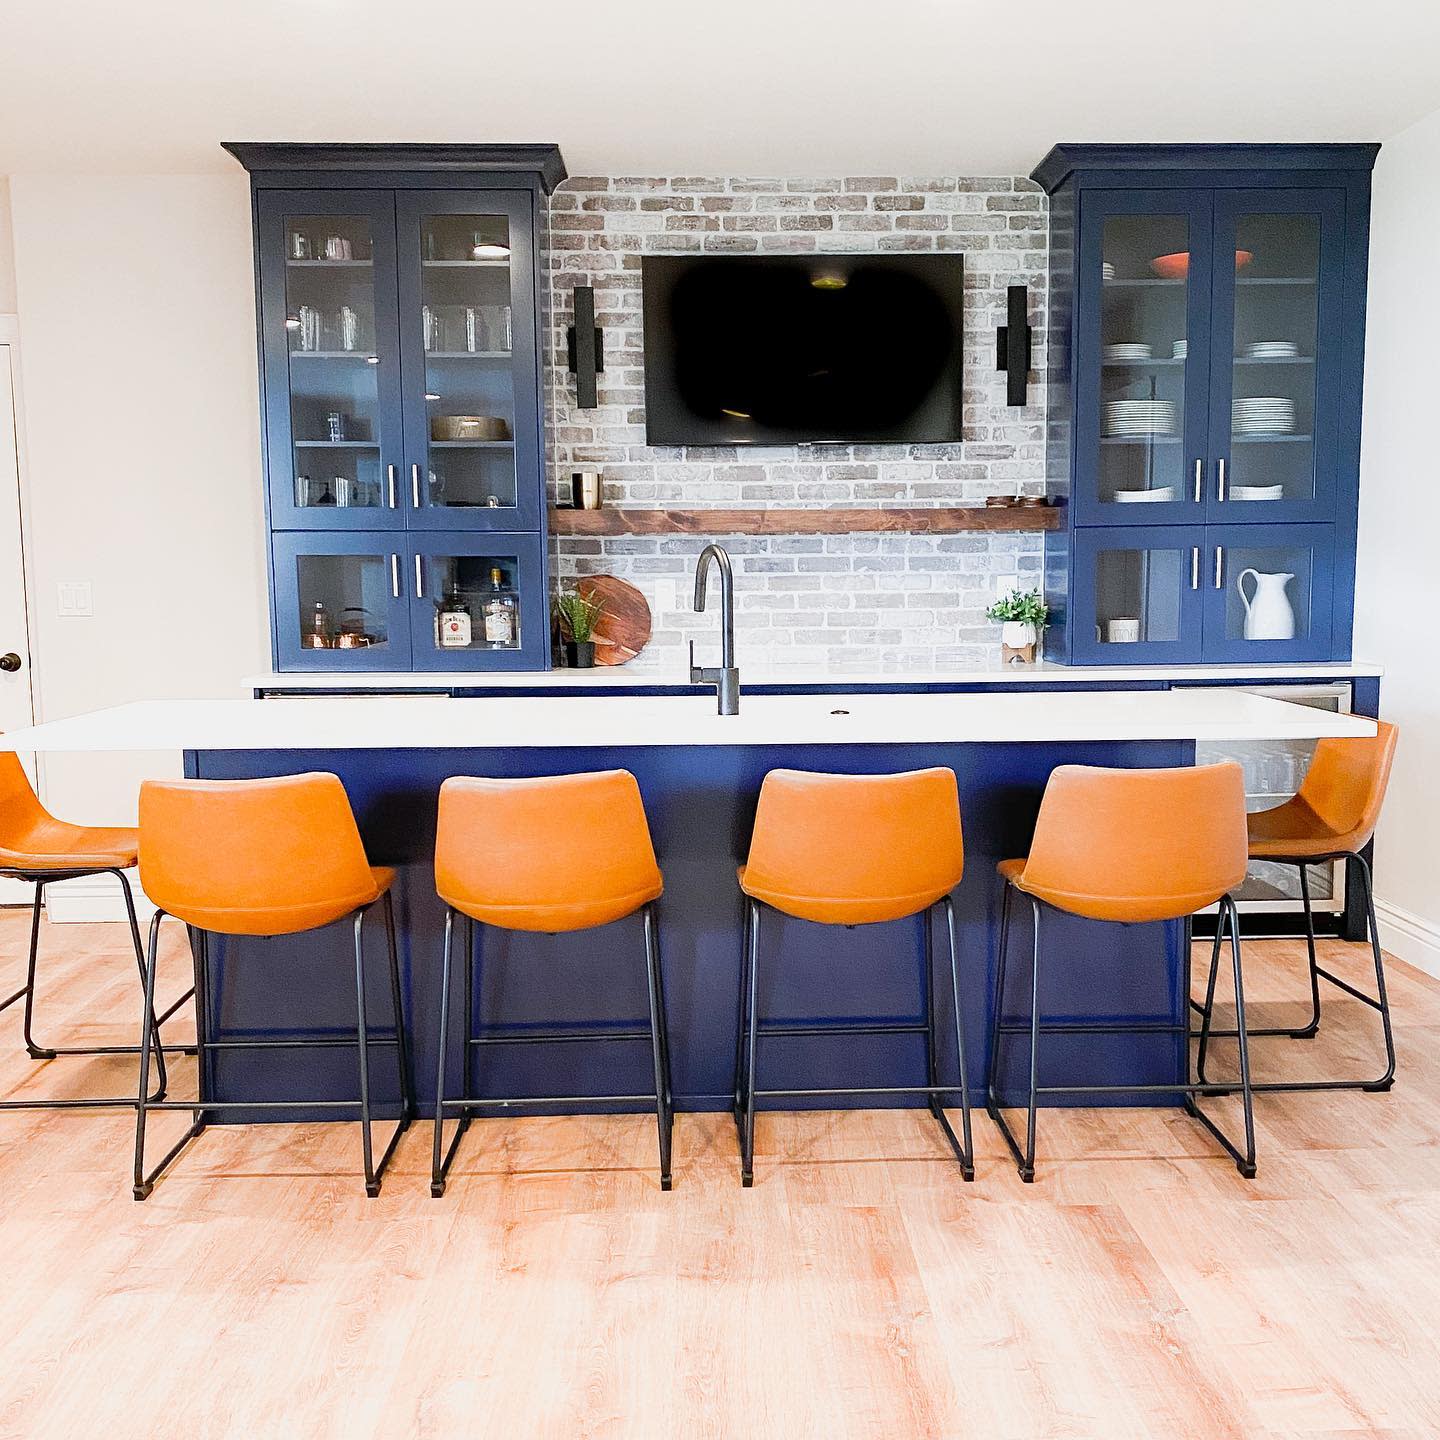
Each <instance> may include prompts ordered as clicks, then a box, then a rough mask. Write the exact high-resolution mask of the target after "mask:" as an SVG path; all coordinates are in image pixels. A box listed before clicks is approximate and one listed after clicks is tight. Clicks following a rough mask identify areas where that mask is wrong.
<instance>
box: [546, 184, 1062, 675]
mask: <svg viewBox="0 0 1440 1440" xmlns="http://www.w3.org/2000/svg"><path fill="white" fill-rule="evenodd" d="M1045 224H1046V214H1045V196H1044V194H1043V193H1042V192H1041V191H1040V190H1039V189H1038V188H1037V187H1036V186H1034V185H1033V184H1032V183H1031V182H1030V181H1029V180H1026V179H1024V178H1021V177H1018V176H983V177H977V178H955V177H949V178H933V179H912V178H898V177H886V176H874V177H858V178H857V177H850V178H847V179H805V180H795V179H788V180H773V179H737V178H731V179H719V178H692V177H681V178H668V179H667V178H658V177H639V178H615V179H580V178H577V179H572V180H568V181H566V183H565V184H564V185H563V186H561V187H560V189H559V190H557V191H556V192H555V194H554V195H553V196H552V197H551V201H550V217H549V232H548V237H547V250H546V253H547V256H548V265H549V271H550V281H551V296H550V299H551V310H550V336H549V343H548V346H547V347H546V354H547V360H548V368H547V377H546V378H547V386H546V388H547V404H548V407H549V413H548V416H547V419H548V423H549V437H550V454H549V457H548V463H549V469H550V475H551V479H552V483H556V484H558V483H560V482H562V481H566V482H568V476H569V474H570V472H571V470H573V469H578V468H587V469H600V470H602V471H603V472H604V474H605V478H606V486H605V503H606V504H607V505H635V506H645V507H655V506H666V505H672V506H683V507H686V508H702V507H705V506H736V505H745V506H771V505H773V506H786V507H796V506H807V505H857V506H864V507H873V506H885V505H947V506H948V505H956V504H980V503H983V501H984V498H985V496H986V495H990V494H998V493H1007V494H1017V493H1018V494H1041V493H1043V492H1044V488H1045V465H1044V407H1043V403H1040V402H1041V400H1042V397H1041V394H1040V389H1039V386H1038V384H1035V383H1032V387H1031V394H1032V397H1034V398H1035V400H1036V401H1037V403H1036V404H1034V405H1031V406H1028V407H1026V408H1025V409H1023V410H1020V409H1011V408H1009V407H1007V406H1006V405H1005V403H1004V402H1005V377H1004V376H1003V375H1002V374H1001V373H999V372H998V371H996V369H995V327H996V326H997V325H999V324H1002V323H1003V322H1004V308H1005V287H1006V285H1008V284H1014V283H1018V282H1024V283H1026V284H1029V285H1030V286H1031V287H1032V290H1031V295H1032V298H1031V315H1032V323H1035V324H1036V326H1037V330H1036V335H1035V346H1036V348H1035V354H1034V362H1033V363H1034V367H1035V370H1036V371H1038V372H1039V373H1041V374H1043V373H1044V366H1045V355H1044V298H1045V264H1046V254H1045ZM896 250H899V251H936V250H944V251H961V252H963V253H964V256H965V332H966V333H965V434H966V439H965V441H964V443H962V444H955V445H908V446H900V445H887V446H860V445H856V446H833V445H824V446H787V447H780V448H765V449H758V448H753V447H748V446H747V447H743V448H741V449H739V450H738V451H737V450H736V449H735V448H713V447H697V446H687V447H671V446H665V447H660V446H648V445H646V443H645V395H644V368H643V366H644V357H643V352H642V336H641V288H640V257H641V256H642V255H658V254H697V253H716V252H724V253H747V254H766V253H784V254H793V253H797V252H822V253H823V252H827V251H828V252H838V251H846V252H866V251H896ZM584 284H590V285H593V286H594V287H595V305H596V313H597V318H598V321H599V323H600V324H601V325H602V326H603V327H604V330H605V364H606V370H605V373H604V374H603V375H602V376H601V377H600V384H599V407H598V408H597V409H594V410H577V409H575V408H574V404H573V399H574V383H573V380H572V379H570V377H568V376H567V374H566V372H565V329H566V327H567V326H568V325H569V324H570V322H571V316H572V303H571V301H572V297H571V292H572V290H573V287H574V286H576V285H584ZM713 538H715V539H718V540H720V542H721V543H722V544H724V545H725V546H726V548H727V549H728V550H729V551H730V554H731V556H732V557H733V559H734V561H735V570H736V575H735V593H736V628H737V645H738V650H739V656H740V665H741V671H742V675H743V674H744V672H745V671H747V670H748V671H749V672H750V673H752V674H753V673H756V672H757V671H758V670H762V669H779V668H784V667H789V666H808V665H825V666H829V667H832V668H843V669H848V670H864V671H893V670H922V671H923V670H934V669H948V668H956V667H965V668H969V667H973V666H987V665H994V664H998V662H999V650H998V631H997V629H996V627H995V626H993V625H992V624H991V623H990V622H989V621H987V620H986V619H985V618H984V614H983V612H984V609H985V606H986V605H987V604H988V603H989V602H990V600H991V599H992V598H993V596H994V593H995V589H996V584H997V580H998V579H999V578H1000V577H1002V576H1012V575H1013V576H1018V577H1020V579H1021V580H1022V581H1024V582H1025V583H1026V584H1031V583H1038V580H1039V574H1040V568H1041V542H1040V537H1039V536H1038V535H1013V536H1008V535H997V536H986V535H947V536H912V535H837V536H824V537H809V536H803V537H802V536H776V537H747V536H724V535H717V536H715V537H713ZM703 543H704V542H703V541H702V540H700V539H698V538H690V537H683V538H674V539H671V538H658V537H657V538H651V537H616V538H607V539H603V540H599V539H589V538H585V539H582V538H578V537H564V538H561V539H558V540H555V541H552V560H551V564H552V569H553V570H554V572H555V573H556V574H557V576H558V577H559V578H560V579H561V580H562V581H563V580H564V579H565V577H568V576H573V575H576V574H584V573H594V572H602V571H603V572H608V573H611V574H616V575H621V576H623V577H624V578H626V579H627V580H629V581H631V582H632V583H633V584H635V585H637V586H639V587H640V589H642V590H643V591H644V592H645V594H646V596H647V598H648V600H649V602H650V607H651V610H652V612H653V614H654V618H655V633H654V638H653V639H652V641H651V644H650V646H649V648H648V649H647V650H646V651H645V653H644V654H643V655H642V656H641V657H640V658H639V659H638V660H636V661H635V662H633V663H634V665H636V666H638V667H643V668H645V669H659V670H665V671H669V672H672V673H677V672H678V670H679V668H680V667H681V665H682V664H683V660H684V647H685V642H686V640H687V639H690V638H692V637H693V638H695V639H696V640H697V641H698V642H699V643H700V645H701V647H702V654H703V655H704V657H705V659H706V663H710V662H711V659H712V651H713V650H714V648H715V640H716V635H717V633H718V631H717V620H716V617H715V616H714V615H713V614H712V615H708V616H696V615H695V614H694V613H693V611H692V610H691V608H690V595H691V584H692V575H693V570H694V561H695V556H696V555H697V554H698V553H699V551H700V549H701V546H702V544H703ZM713 603H714V602H713V601H712V604H713Z"/></svg>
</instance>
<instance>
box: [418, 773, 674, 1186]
mask: <svg viewBox="0 0 1440 1440" xmlns="http://www.w3.org/2000/svg"><path fill="white" fill-rule="evenodd" d="M435 889H436V891H437V892H438V893H439V895H440V898H441V899H442V900H443V901H444V902H445V969H444V973H443V975H442V977H441V982H440V1043H439V1047H438V1048H439V1054H440V1060H439V1066H438V1073H437V1075H436V1081H435V1143H434V1151H433V1155H432V1160H431V1172H430V1193H431V1195H434V1196H440V1195H443V1194H444V1193H445V1181H446V1177H447V1176H448V1175H449V1173H450V1167H451V1165H452V1164H453V1163H454V1160H455V1152H456V1151H457V1150H458V1149H459V1146H460V1140H461V1137H462V1136H463V1135H464V1134H465V1131H466V1130H467V1129H468V1128H469V1126H470V1121H471V1119H472V1118H473V1115H474V1113H475V1112H476V1111H477V1110H484V1109H495V1108H500V1109H503V1108H506V1107H510V1106H516V1105H535V1104H548V1105H572V1106H573V1105H588V1104H592V1103H594V1102H596V1101H616V1102H625V1101H629V1102H635V1101H642V1100H643V1101H646V1102H648V1103H650V1104H653V1105H654V1106H655V1118H656V1123H657V1125H658V1128H659V1136H660V1188H661V1189H662V1190H668V1189H669V1188H670V1139H671V1132H672V1130H673V1128H674V1123H675V1111H674V1107H673V1105H672V1103H671V1093H670V1040H669V1035H668V1032H667V1030H666V1027H665V994H664V988H663V986H662V984H661V976H660V936H659V925H658V922H657V920H656V916H655V902H656V901H657V900H658V899H659V898H660V894H661V891H662V890H663V889H664V881H663V879H662V877H661V875H660V867H659V866H658V865H657V864H656V863H655V849H654V846H653V845H652V844H651V842H650V827H649V825H648V823H647V822H646V819H645V806H644V804H643V802H642V801H641V799H640V787H639V785H637V784H636V782H635V777H634V776H633V775H632V774H631V773H630V772H629V771H628V770H605V771H600V772H597V773H595V774H590V775H557V776H553V777H545V778H542V779H537V780H488V779H472V778H469V777H464V776H457V777H455V778H453V779H450V780H447V781H446V782H445V783H444V784H443V785H442V786H441V787H440V816H439V821H438V825H437V829H436V834H435ZM637 912H639V913H640V914H641V915H642V917H643V924H642V928H643V931H644V937H645V969H646V983H647V987H648V990H649V999H650V1025H649V1028H648V1029H625V1030H603V1031H596V1032H587V1031H584V1030H576V1029H573V1028H561V1029H549V1030H544V1029H538V1030H537V1029H534V1028H530V1027H527V1028H526V1029H525V1031H524V1032H523V1033H521V1034H516V1033H513V1032H510V1033H507V1032H506V1031H505V1030H502V1029H494V1030H491V1031H489V1032H486V1031H484V1030H482V1031H481V1032H480V1033H478V1034H476V1033H474V1031H473V1029H472V1027H473V1025H474V1020H475V1005H474V976H475V969H476V965H475V926H476V925H477V924H479V925H489V926H492V927H494V928H496V929H500V930H530V931H539V932H541V933H543V934H558V933H560V932H562V931H571V930H589V929H592V928H594V927H595V926H597V925H610V924H613V923H614V922H615V921H617V920H625V919H628V918H629V917H630V916H632V915H634V914H636V913H637ZM457 915H463V916H464V917H465V977H464V1015H465V1022H464V1031H463V1033H464V1055H465V1061H464V1067H463V1068H464V1082H463V1093H462V1097H461V1098H460V1099H459V1100H451V1099H447V1098H446V1079H445V1071H446V1064H445V1058H446V1057H445V1052H446V1047H447V1044H448V1040H449V1034H450V983H451V975H450V972H451V969H452V968H453V967H452V958H453V950H454V945H453V941H454V931H455V918H456V916H457ZM599 1040H606V1041H618V1040H648V1041H649V1043H650V1054H651V1060H652V1063H653V1065H654V1073H655V1090H654V1093H653V1094H641V1095H594V1096H591V1095H542V1096H535V1095H522V1096H518V1097H514V1098H507V1099H501V1098H497V1097H493V1096H485V1097H480V1096H476V1095H474V1094H472V1093H471V1063H470V1062H471V1055H472V1053H473V1051H474V1049H475V1048H476V1047H478V1046H484V1045H524V1044H531V1043H541V1044H546V1043H548V1044H554V1043H565V1042H576V1041H599ZM447 1114H451V1115H455V1114H458V1115H459V1117H460V1124H459V1127H458V1128H457V1130H456V1132H455V1135H454V1136H453V1138H452V1139H451V1141H450V1146H449V1148H448V1149H444V1148H443V1134H444V1126H445V1116H446V1115H447Z"/></svg>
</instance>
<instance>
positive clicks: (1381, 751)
mask: <svg viewBox="0 0 1440 1440" xmlns="http://www.w3.org/2000/svg"><path fill="white" fill-rule="evenodd" d="M1375 730H1376V733H1375V735H1374V736H1373V737H1370V738H1354V739H1351V738H1342V737H1338V736H1327V737H1326V738H1325V739H1323V740H1321V741H1320V742H1319V743H1318V744H1317V745H1316V746H1315V756H1314V758H1313V759H1312V760H1311V762H1310V768H1309V770H1307V771H1306V772H1305V780H1304V782H1303V783H1302V784H1301V786H1300V794H1299V798H1300V800H1302V801H1303V802H1304V803H1305V804H1306V805H1307V806H1309V808H1310V809H1311V810H1313V811H1314V812H1315V814H1316V816H1317V817H1318V818H1319V819H1320V821H1321V823H1322V824H1323V825H1324V826H1325V828H1326V829H1327V830H1332V831H1334V833H1335V837H1336V843H1335V849H1336V851H1337V852H1339V851H1348V852H1354V851H1356V850H1361V849H1363V848H1364V846H1365V845H1366V843H1367V842H1368V841H1369V839H1370V837H1371V836H1372V835H1373V834H1374V833H1375V826H1376V824H1377V823H1378V822H1379V819H1380V807H1381V806H1382V805H1383V804H1384V803H1385V791H1386V789H1387V788H1388V787H1389V784H1390V767H1391V765H1392V764H1393V763H1394V760H1395V742H1396V740H1397V739H1398V737H1399V733H1400V732H1399V731H1398V730H1397V729H1396V728H1395V726H1394V725H1391V724H1390V723H1388V722H1387V721H1385V720H1377V721H1376V722H1375Z"/></svg>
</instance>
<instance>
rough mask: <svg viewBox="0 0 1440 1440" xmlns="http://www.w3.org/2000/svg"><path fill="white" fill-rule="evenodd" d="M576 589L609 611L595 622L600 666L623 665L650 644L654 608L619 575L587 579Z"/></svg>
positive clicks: (579, 581)
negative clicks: (652, 610)
mask: <svg viewBox="0 0 1440 1440" xmlns="http://www.w3.org/2000/svg"><path fill="white" fill-rule="evenodd" d="M575 588H576V589H577V590H578V591H579V592H580V593H581V595H583V596H584V597H585V599H587V600H590V601H592V602H593V601H596V600H598V601H599V602H600V603H601V604H602V605H603V606H604V607H605V608H604V610H603V611H602V612H601V614H600V618H599V620H597V621H596V622H595V663H596V664H597V665H623V664H625V662H626V661H627V660H633V659H634V658H635V657H636V656H637V655H638V654H639V653H640V652H641V651H642V650H643V649H644V648H645V647H646V645H648V644H649V643H650V629H651V621H650V606H649V605H648V604H647V603H646V600H645V597H644V596H643V595H642V594H641V593H640V592H639V591H638V590H637V589H636V588H635V587H634V586H633V585H631V584H630V583H629V582H628V581H626V580H622V579H621V578H620V577H619V576H618V575H586V576H585V577H584V578H583V579H581V580H577V581H576V582H575Z"/></svg>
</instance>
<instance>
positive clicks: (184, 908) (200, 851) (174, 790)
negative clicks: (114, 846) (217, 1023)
mask: <svg viewBox="0 0 1440 1440" xmlns="http://www.w3.org/2000/svg"><path fill="white" fill-rule="evenodd" d="M140 883H141V885H142V886H143V887H144V890H145V893H146V894H147V895H148V896H149V897H150V898H151V899H152V900H153V901H154V902H155V903H156V904H157V905H158V906H159V907H160V908H161V909H162V910H164V911H165V912H166V913H167V914H170V915H174V916H175V917H176V918H177V919H179V920H183V921H185V922H186V923H187V924H190V925H196V926H198V927H199V928H201V929H202V930H210V931H214V932H215V933H217V934H222V935H290V934H294V933H296V932H297V931H300V930H313V929H315V928H316V927H318V926H320V925H328V924H329V923H330V922H331V921H333V920H338V919H340V918H341V917H342V916H344V915H348V914H350V913H351V912H352V911H354V910H357V909H359V908H360V906H362V905H368V904H369V903H370V902H371V901H373V900H375V899H376V898H377V897H378V895H379V887H378V885H377V883H376V880H375V876H374V874H373V872H372V871H371V869H370V864H369V861H368V860H367V859H366V857H365V846H364V844H363V842H362V841H361V839H360V831H359V829H358V828H357V827H356V824H355V815H354V812H353V811H352V810H351V809H350V800H349V797H348V796H347V795H346V794H345V787H344V786H343V785H342V784H341V783H340V779H339V777H338V776H336V775H329V774H324V773H318V774H310V775H287V776H282V777H279V778H276V779H263V780H147V781H146V782H145V783H144V784H143V785H142V786H141V787H140Z"/></svg>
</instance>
